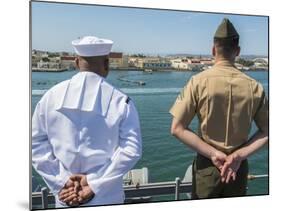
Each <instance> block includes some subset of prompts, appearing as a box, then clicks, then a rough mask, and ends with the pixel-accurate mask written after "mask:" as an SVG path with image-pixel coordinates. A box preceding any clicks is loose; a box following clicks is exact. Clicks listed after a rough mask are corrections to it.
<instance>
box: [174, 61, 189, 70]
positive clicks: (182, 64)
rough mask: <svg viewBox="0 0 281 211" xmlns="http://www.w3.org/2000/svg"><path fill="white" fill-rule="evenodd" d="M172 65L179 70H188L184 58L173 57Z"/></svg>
mask: <svg viewBox="0 0 281 211" xmlns="http://www.w3.org/2000/svg"><path fill="white" fill-rule="evenodd" d="M170 62H171V67H172V68H174V69H177V70H187V69H188V64H187V63H186V62H185V61H183V59H171V60H170Z"/></svg>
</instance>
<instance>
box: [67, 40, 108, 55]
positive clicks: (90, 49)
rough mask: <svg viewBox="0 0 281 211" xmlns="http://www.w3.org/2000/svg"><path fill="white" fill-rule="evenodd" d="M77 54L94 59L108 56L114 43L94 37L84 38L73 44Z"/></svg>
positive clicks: (74, 41)
mask: <svg viewBox="0 0 281 211" xmlns="http://www.w3.org/2000/svg"><path fill="white" fill-rule="evenodd" d="M71 44H72V46H73V48H74V50H75V53H76V54H78V55H79V56H84V57H92V56H104V55H108V54H109V53H110V51H111V48H112V45H113V41H112V40H108V39H102V38H98V37H94V36H84V37H82V38H79V39H76V40H73V41H72V42H71Z"/></svg>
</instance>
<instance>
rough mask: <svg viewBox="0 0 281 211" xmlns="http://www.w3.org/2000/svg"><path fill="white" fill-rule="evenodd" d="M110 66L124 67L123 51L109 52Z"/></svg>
mask: <svg viewBox="0 0 281 211" xmlns="http://www.w3.org/2000/svg"><path fill="white" fill-rule="evenodd" d="M109 66H110V67H111V68H121V67H123V53H121V52H111V53H110V54H109Z"/></svg>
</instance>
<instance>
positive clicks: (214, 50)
mask: <svg viewBox="0 0 281 211" xmlns="http://www.w3.org/2000/svg"><path fill="white" fill-rule="evenodd" d="M212 55H213V56H216V48H215V46H214V45H213V48H212Z"/></svg>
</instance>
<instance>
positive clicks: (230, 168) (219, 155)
mask: <svg viewBox="0 0 281 211" xmlns="http://www.w3.org/2000/svg"><path fill="white" fill-rule="evenodd" d="M211 160H212V162H213V164H214V165H215V166H216V167H217V168H218V169H219V170H220V174H221V181H222V182H225V183H229V182H230V180H231V179H232V180H233V181H234V180H235V179H236V173H237V171H238V169H239V167H240V164H241V162H242V157H241V156H240V155H239V153H237V152H233V153H232V154H230V155H228V156H227V155H226V154H224V153H223V152H220V151H216V152H215V153H214V155H212V156H211Z"/></svg>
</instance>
